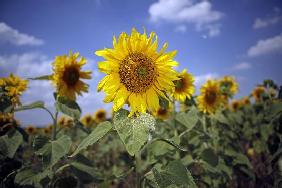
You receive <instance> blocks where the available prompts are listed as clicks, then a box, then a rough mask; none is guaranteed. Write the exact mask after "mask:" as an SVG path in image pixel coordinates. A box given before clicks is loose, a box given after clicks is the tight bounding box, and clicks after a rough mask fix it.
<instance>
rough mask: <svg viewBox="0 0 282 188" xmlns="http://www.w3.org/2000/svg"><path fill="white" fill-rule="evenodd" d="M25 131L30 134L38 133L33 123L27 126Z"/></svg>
mask: <svg viewBox="0 0 282 188" xmlns="http://www.w3.org/2000/svg"><path fill="white" fill-rule="evenodd" d="M25 131H26V132H27V133H28V134H29V135H34V134H36V132H37V131H36V128H35V127H34V126H32V125H29V126H27V127H26V128H25Z"/></svg>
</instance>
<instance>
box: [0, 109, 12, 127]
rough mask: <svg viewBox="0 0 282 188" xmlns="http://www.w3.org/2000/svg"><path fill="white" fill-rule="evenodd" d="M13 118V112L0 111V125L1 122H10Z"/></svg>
mask: <svg viewBox="0 0 282 188" xmlns="http://www.w3.org/2000/svg"><path fill="white" fill-rule="evenodd" d="M13 120H14V114H13V113H2V112H0V125H1V124H3V123H12V122H13Z"/></svg>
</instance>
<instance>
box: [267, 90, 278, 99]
mask: <svg viewBox="0 0 282 188" xmlns="http://www.w3.org/2000/svg"><path fill="white" fill-rule="evenodd" d="M268 94H269V96H270V97H271V98H272V99H273V98H275V97H276V96H277V94H278V91H277V90H276V89H274V88H270V89H269V90H268Z"/></svg>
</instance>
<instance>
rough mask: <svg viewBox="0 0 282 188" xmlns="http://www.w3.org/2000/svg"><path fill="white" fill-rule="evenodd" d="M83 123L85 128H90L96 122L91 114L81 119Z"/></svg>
mask: <svg viewBox="0 0 282 188" xmlns="http://www.w3.org/2000/svg"><path fill="white" fill-rule="evenodd" d="M81 122H82V124H83V125H84V126H85V127H89V126H91V125H92V124H93V123H94V120H93V118H92V116H91V115H90V114H86V115H84V116H83V117H82V118H81Z"/></svg>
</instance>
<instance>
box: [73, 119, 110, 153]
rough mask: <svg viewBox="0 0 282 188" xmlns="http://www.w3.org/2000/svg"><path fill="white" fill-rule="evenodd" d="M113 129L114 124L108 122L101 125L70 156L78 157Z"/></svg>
mask: <svg viewBox="0 0 282 188" xmlns="http://www.w3.org/2000/svg"><path fill="white" fill-rule="evenodd" d="M111 128H112V124H111V123H110V122H108V121H105V122H102V123H100V124H99V125H98V126H97V127H96V128H95V129H94V130H93V131H92V132H91V133H90V134H89V135H88V136H87V137H86V138H85V139H84V140H82V141H81V143H80V144H79V145H78V147H77V149H76V150H75V151H74V153H73V154H72V155H71V156H70V157H73V156H75V155H77V154H78V153H79V152H81V151H82V150H84V149H86V148H87V147H88V146H90V145H93V144H94V143H96V142H97V141H98V140H100V139H101V138H102V137H103V136H105V135H106V134H107V132H109V131H110V130H111Z"/></svg>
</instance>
